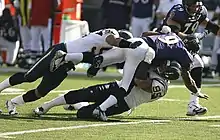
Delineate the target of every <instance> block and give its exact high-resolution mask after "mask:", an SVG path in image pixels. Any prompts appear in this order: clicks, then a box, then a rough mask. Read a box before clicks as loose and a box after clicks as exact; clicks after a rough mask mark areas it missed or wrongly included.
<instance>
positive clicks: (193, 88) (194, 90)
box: [181, 69, 209, 99]
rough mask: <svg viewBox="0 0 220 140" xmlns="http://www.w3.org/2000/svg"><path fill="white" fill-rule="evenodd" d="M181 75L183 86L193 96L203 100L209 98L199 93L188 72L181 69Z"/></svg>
mask: <svg viewBox="0 0 220 140" xmlns="http://www.w3.org/2000/svg"><path fill="white" fill-rule="evenodd" d="M181 75H182V78H183V81H184V84H185V86H186V87H187V89H188V90H190V91H191V92H192V94H194V95H195V96H198V97H199V98H204V99H208V98H209V97H208V96H207V95H206V94H202V93H200V91H199V90H198V88H197V86H196V83H195V81H194V80H193V79H192V77H191V75H190V72H189V71H187V70H185V69H182V73H181Z"/></svg>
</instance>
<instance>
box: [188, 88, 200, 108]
mask: <svg viewBox="0 0 220 140" xmlns="http://www.w3.org/2000/svg"><path fill="white" fill-rule="evenodd" d="M199 91H200V89H199ZM189 104H196V105H198V104H199V97H198V96H195V95H192V94H191V95H190V101H189Z"/></svg>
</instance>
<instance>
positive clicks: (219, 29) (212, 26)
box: [201, 18, 220, 36]
mask: <svg viewBox="0 0 220 140" xmlns="http://www.w3.org/2000/svg"><path fill="white" fill-rule="evenodd" d="M201 25H202V26H204V27H205V29H206V30H208V31H210V32H212V33H213V34H215V35H217V36H220V26H219V25H218V24H216V23H213V22H212V21H210V20H209V19H208V18H206V19H205V20H204V21H203V22H202V23H201Z"/></svg>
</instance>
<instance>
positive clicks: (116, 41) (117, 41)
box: [105, 34, 132, 48]
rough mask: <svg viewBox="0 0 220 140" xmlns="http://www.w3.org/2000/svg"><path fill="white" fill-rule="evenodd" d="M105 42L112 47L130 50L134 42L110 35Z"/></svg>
mask: <svg viewBox="0 0 220 140" xmlns="http://www.w3.org/2000/svg"><path fill="white" fill-rule="evenodd" d="M105 41H106V42H107V43H108V44H109V45H111V46H116V47H120V48H130V45H131V43H132V42H130V41H127V40H125V39H123V38H120V37H119V38H116V37H115V36H114V35H113V34H109V35H108V36H107V37H106V38H105Z"/></svg>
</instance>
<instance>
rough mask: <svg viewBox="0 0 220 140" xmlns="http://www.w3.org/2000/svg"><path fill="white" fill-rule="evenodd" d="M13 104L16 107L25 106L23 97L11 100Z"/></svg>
mask: <svg viewBox="0 0 220 140" xmlns="http://www.w3.org/2000/svg"><path fill="white" fill-rule="evenodd" d="M11 102H12V103H14V104H16V105H23V104H25V102H24V99H23V95H19V96H16V97H15V98H13V99H11Z"/></svg>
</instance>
